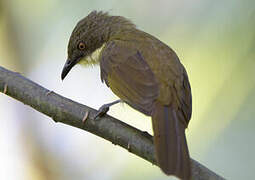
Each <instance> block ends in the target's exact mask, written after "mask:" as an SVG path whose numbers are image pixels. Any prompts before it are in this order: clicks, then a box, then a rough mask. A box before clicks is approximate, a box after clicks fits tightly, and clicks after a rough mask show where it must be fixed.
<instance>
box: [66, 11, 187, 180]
mask: <svg viewBox="0 0 255 180" xmlns="http://www.w3.org/2000/svg"><path fill="white" fill-rule="evenodd" d="M67 49H68V52H67V53H68V58H67V60H66V62H65V65H64V67H63V70H62V74H61V79H62V80H64V78H65V77H66V75H67V74H68V73H69V71H70V70H71V69H72V67H73V66H75V65H76V64H83V65H84V66H85V67H89V66H94V65H99V66H100V75H101V80H102V82H103V83H105V84H106V85H107V86H108V87H109V88H110V89H111V90H112V92H113V93H114V94H115V95H117V96H118V97H119V98H120V100H117V101H115V102H113V103H109V104H105V105H103V106H102V107H101V108H100V109H99V111H98V113H97V115H96V116H102V115H104V114H105V113H106V112H107V111H108V110H109V107H110V106H111V105H113V104H116V103H118V102H124V103H126V104H128V105H129V106H131V107H132V108H134V109H135V110H137V111H139V112H141V113H143V114H145V115H147V116H151V119H152V129H153V133H154V138H153V142H154V147H155V157H156V161H157V164H158V166H159V167H160V169H161V170H162V171H163V172H164V173H165V174H166V175H173V176H176V177H178V178H180V179H190V178H191V165H190V155H189V150H188V146H187V141H186V136H185V129H186V128H187V126H188V124H189V121H190V119H191V114H192V95H191V87H190V83H189V79H188V75H187V72H186V70H185V68H184V66H183V65H182V63H181V62H180V60H179V58H178V56H177V54H176V53H175V51H174V50H173V49H171V48H170V47H169V46H168V45H166V44H165V43H163V42H162V41H160V40H159V39H157V38H156V37H154V36H152V35H150V34H148V33H146V32H144V31H142V30H139V29H138V28H137V27H136V26H135V25H134V24H133V23H132V22H131V21H130V20H129V19H127V18H125V17H123V16H112V15H109V13H108V12H103V11H92V12H90V13H89V14H88V15H87V16H86V17H84V18H83V19H81V20H80V21H79V22H78V23H77V24H76V26H75V28H74V30H73V31H72V33H71V36H70V39H69V43H68V47H67ZM96 52H98V55H97V57H96V58H94V55H95V53H96ZM81 80H83V78H80V81H81Z"/></svg>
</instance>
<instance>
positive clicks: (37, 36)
mask: <svg viewBox="0 0 255 180" xmlns="http://www.w3.org/2000/svg"><path fill="white" fill-rule="evenodd" d="M95 9H96V10H104V11H109V13H110V14H113V15H122V16H125V17H128V18H129V19H131V20H132V21H133V22H134V23H135V24H137V26H138V28H140V29H142V30H144V31H146V32H148V33H150V34H153V35H155V36H156V37H158V38H159V39H160V40H162V41H163V42H165V43H167V44H168V45H170V46H171V47H172V48H173V49H174V50H175V51H176V52H177V54H178V56H179V57H180V59H181V61H182V63H183V64H184V65H185V67H186V69H187V71H188V74H189V78H190V81H191V86H192V93H193V116H192V120H191V123H190V126H189V128H188V130H187V136H188V142H189V148H190V153H191V156H192V157H193V158H194V159H196V160H198V161H200V162H201V163H203V164H205V165H206V166H207V167H208V168H210V169H212V170H213V171H215V172H216V173H219V174H221V175H222V176H224V177H225V178H227V179H254V177H255V176H254V173H253V169H254V167H253V164H254V161H255V158H254V156H253V155H252V154H253V152H254V151H255V143H254V140H253V139H254V136H255V131H254V127H255V122H254V120H253V117H254V116H255V112H254V108H253V107H254V105H255V99H254V97H255V96H254V95H255V93H254V92H255V91H254V90H255V76H254V72H255V71H254V69H255V61H254V60H255V51H254V49H255V31H254V27H255V21H254V19H255V1H251V0H247V1H240V0H233V1H220V0H215V1H210V0H192V1H187V0H183V1H177V0H176V1H166V0H158V1H147V0H140V1H135V0H130V1H124V2H121V3H120V1H117V0H109V1H107V2H106V1H99V0H94V1H89V0H77V1H75V3H74V2H73V1H68V0H62V1H60V0H46V1H32V0H4V1H3V0H2V1H1V0H0V17H1V18H0V65H1V66H5V67H6V68H10V69H12V70H16V71H19V72H22V74H25V75H26V76H28V77H29V78H31V79H32V80H35V81H36V82H38V83H40V84H43V85H44V86H46V87H48V88H49V89H53V90H54V91H57V92H59V93H61V94H63V95H65V96H67V97H69V98H71V99H74V100H76V101H79V102H81V103H84V104H87V105H90V106H95V107H96V108H98V107H99V106H100V105H101V104H103V103H106V102H109V101H112V100H113V98H114V97H113V95H112V94H111V92H110V91H109V89H107V88H106V87H105V86H104V85H102V84H100V83H101V82H100V80H99V72H98V68H95V69H90V70H84V69H82V68H79V67H77V68H75V69H74V70H73V71H72V73H71V74H70V76H69V77H68V79H67V80H66V81H65V82H64V83H61V81H60V72H61V68H62V66H63V64H64V62H65V58H66V46H67V43H68V39H69V36H70V34H71V32H72V29H73V28H74V26H75V24H76V23H77V21H78V20H80V19H81V18H82V17H84V16H86V15H87V14H88V13H89V12H90V11H91V10H95ZM77 76H82V77H84V80H83V82H81V81H80V80H77V79H80V78H77ZM0 106H1V107H8V108H0V117H1V119H3V123H4V124H3V125H2V127H0V128H1V129H0V147H1V148H0V152H1V153H0V154H1V156H0V157H1V159H2V162H3V165H0V179H61V180H62V179H131V178H132V179H142V178H146V179H168V177H166V176H164V175H163V174H162V173H161V172H160V170H159V169H158V168H156V167H155V166H151V165H150V164H148V163H147V162H145V161H144V160H142V159H140V158H137V157H135V156H134V155H131V154H130V153H127V152H126V151H124V150H122V149H121V148H119V147H115V146H113V145H112V144H110V143H106V141H104V140H102V139H100V138H97V137H95V136H92V135H89V134H88V133H85V132H81V131H80V130H78V129H72V128H70V127H66V126H64V125H55V124H53V123H52V122H51V121H49V120H47V119H48V118H45V116H42V115H41V114H39V113H38V112H34V111H32V110H31V109H29V108H27V107H24V105H21V104H19V103H17V102H16V101H14V100H10V99H9V98H7V97H5V96H4V95H0ZM110 114H112V115H114V116H116V117H117V118H120V119H122V120H123V121H125V122H127V123H129V124H131V125H134V126H136V127H138V128H140V129H143V130H146V131H149V132H151V124H150V123H149V122H150V119H149V118H148V117H147V118H146V117H144V116H143V115H141V114H139V113H137V112H135V111H133V110H131V109H130V108H128V106H126V105H124V106H122V105H119V106H115V107H113V108H112V109H111V111H110ZM127 114H128V116H127ZM140 119H141V120H140ZM7 157H8V158H7ZM10 157H11V158H10ZM13 172H16V173H15V174H13Z"/></svg>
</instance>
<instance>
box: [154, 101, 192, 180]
mask: <svg viewBox="0 0 255 180" xmlns="http://www.w3.org/2000/svg"><path fill="white" fill-rule="evenodd" d="M178 113H181V112H179V111H175V110H174V108H172V107H171V106H164V105H161V104H160V103H155V107H154V110H153V113H152V124H153V131H154V146H155V150H156V158H157V163H158V165H159V167H160V168H161V170H162V171H163V172H164V173H166V174H167V175H174V176H177V177H178V178H180V179H184V180H186V179H190V177H191V170H190V157H189V151H188V146H187V142H186V137H185V128H186V127H185V123H182V122H185V120H184V119H180V118H181V117H183V116H180V115H178ZM183 118H184V117H183Z"/></svg>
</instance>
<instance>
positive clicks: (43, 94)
mask: <svg viewBox="0 0 255 180" xmlns="http://www.w3.org/2000/svg"><path fill="white" fill-rule="evenodd" d="M0 92H3V93H4V94H6V95H8V96H11V97H13V98H14V99H16V100H18V101H21V102H23V103H24V104H26V105H29V106H31V107H32V108H34V109H35V110H37V111H40V112H41V113H43V114H46V115H47V116H49V117H51V118H52V119H53V120H54V121H55V122H61V123H64V124H67V125H70V126H73V127H77V128H80V129H83V130H85V131H88V132H90V133H92V134H95V135H97V136H100V137H102V138H104V139H106V140H108V141H111V142H112V143H113V144H115V145H119V146H121V147H123V148H125V149H127V150H128V151H129V152H131V153H133V154H135V155H137V156H139V157H141V158H143V159H145V160H147V161H149V162H151V163H152V164H155V165H156V160H155V156H154V146H153V141H152V136H151V135H149V134H148V133H146V132H142V131H140V130H138V129H136V128H134V127H132V126H130V125H128V124H126V123H124V122H122V121H120V120H118V119H115V118H113V117H111V116H108V115H105V116H104V117H101V118H98V119H97V120H93V117H94V115H95V113H96V112H97V111H96V110H95V109H92V108H90V107H88V106H85V105H82V104H79V103H77V102H74V101H72V100H70V99H67V98H65V97H63V96H60V95H58V94H56V93H54V92H52V91H49V90H47V89H45V88H43V87H42V86H40V85H38V84H36V83H34V82H33V81H31V80H29V79H27V78H25V77H23V76H21V75H20V74H19V73H16V72H12V71H9V70H7V69H4V68H3V67H0ZM86 115H88V116H87V119H86V120H85V122H83V119H84V116H86ZM191 166H192V179H196V180H206V179H210V180H216V179H217V180H222V179H224V178H222V177H220V176H219V175H217V174H216V173H214V172H212V171H211V170H209V169H208V168H206V167H205V166H203V165H201V164H200V163H198V162H197V161H195V160H193V159H191Z"/></svg>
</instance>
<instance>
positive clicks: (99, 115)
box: [94, 104, 110, 119]
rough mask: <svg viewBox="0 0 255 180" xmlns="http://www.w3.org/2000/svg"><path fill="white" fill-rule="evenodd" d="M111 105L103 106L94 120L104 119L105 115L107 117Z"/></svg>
mask: <svg viewBox="0 0 255 180" xmlns="http://www.w3.org/2000/svg"><path fill="white" fill-rule="evenodd" d="M109 109H110V108H109V105H108V104H104V105H103V106H101V107H100V108H99V110H98V112H97V113H96V115H95V117H94V119H96V118H97V117H102V116H103V115H105V114H106V113H107V112H108V111H109Z"/></svg>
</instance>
